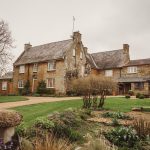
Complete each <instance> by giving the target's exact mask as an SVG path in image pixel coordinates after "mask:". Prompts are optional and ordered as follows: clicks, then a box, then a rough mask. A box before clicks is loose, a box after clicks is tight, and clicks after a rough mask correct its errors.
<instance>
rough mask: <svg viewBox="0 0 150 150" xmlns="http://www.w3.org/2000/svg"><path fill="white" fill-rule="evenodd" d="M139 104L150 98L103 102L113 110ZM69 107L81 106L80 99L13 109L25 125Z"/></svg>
mask: <svg viewBox="0 0 150 150" xmlns="http://www.w3.org/2000/svg"><path fill="white" fill-rule="evenodd" d="M140 106H150V99H143V100H139V99H138V100H131V99H125V98H108V99H107V100H106V102H105V105H104V108H105V109H109V110H113V111H121V112H128V111H131V108H132V107H140ZM70 107H71V108H81V107H82V100H71V101H61V102H52V103H42V104H34V105H28V106H21V107H16V108H14V109H15V110H17V111H19V112H20V113H21V114H22V115H23V116H24V122H25V123H26V124H27V125H31V124H32V123H33V121H34V120H35V119H36V118H37V117H40V116H45V115H48V114H50V113H52V112H55V111H59V112H60V111H63V110H65V109H67V108H70Z"/></svg>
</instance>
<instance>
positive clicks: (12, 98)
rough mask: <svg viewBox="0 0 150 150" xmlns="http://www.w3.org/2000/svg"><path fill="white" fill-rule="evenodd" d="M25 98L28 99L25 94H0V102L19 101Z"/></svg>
mask: <svg viewBox="0 0 150 150" xmlns="http://www.w3.org/2000/svg"><path fill="white" fill-rule="evenodd" d="M25 100H28V99H27V98H26V97H23V96H0V103H6V102H17V101H25Z"/></svg>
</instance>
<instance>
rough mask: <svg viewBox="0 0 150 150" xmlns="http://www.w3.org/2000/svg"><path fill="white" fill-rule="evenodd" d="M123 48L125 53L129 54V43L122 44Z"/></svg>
mask: <svg viewBox="0 0 150 150" xmlns="http://www.w3.org/2000/svg"><path fill="white" fill-rule="evenodd" d="M123 50H124V53H125V54H129V44H123Z"/></svg>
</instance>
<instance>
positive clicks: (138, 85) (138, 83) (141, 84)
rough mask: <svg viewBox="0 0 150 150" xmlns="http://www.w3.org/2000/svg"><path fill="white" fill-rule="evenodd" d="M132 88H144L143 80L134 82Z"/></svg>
mask: <svg viewBox="0 0 150 150" xmlns="http://www.w3.org/2000/svg"><path fill="white" fill-rule="evenodd" d="M134 89H135V90H143V89H144V83H143V82H137V83H134Z"/></svg>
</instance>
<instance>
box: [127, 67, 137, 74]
mask: <svg viewBox="0 0 150 150" xmlns="http://www.w3.org/2000/svg"><path fill="white" fill-rule="evenodd" d="M127 72H128V73H129V74H131V73H137V72H138V69H137V66H132V67H128V68H127Z"/></svg>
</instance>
